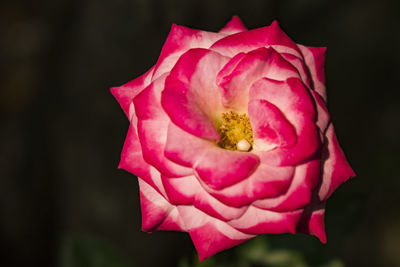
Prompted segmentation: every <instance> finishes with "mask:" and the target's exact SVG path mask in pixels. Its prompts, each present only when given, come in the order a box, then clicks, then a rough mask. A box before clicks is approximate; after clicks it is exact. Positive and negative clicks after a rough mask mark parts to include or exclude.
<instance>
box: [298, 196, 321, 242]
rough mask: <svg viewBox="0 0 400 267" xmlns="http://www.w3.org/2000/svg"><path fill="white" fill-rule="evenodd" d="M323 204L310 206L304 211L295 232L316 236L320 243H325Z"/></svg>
mask: <svg viewBox="0 0 400 267" xmlns="http://www.w3.org/2000/svg"><path fill="white" fill-rule="evenodd" d="M324 221H325V203H320V204H310V206H309V207H307V208H306V209H305V210H304V213H303V215H302V217H301V218H300V221H299V224H298V226H297V229H296V231H297V232H298V233H303V234H310V235H314V236H316V237H317V238H318V239H319V240H320V241H321V242H322V243H326V233H325V222H324Z"/></svg>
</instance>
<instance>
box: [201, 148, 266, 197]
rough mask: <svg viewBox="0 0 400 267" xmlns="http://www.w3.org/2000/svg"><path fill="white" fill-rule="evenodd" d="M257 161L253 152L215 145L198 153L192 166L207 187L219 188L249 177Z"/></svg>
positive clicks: (257, 163) (258, 161)
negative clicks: (231, 149) (232, 149)
mask: <svg viewBox="0 0 400 267" xmlns="http://www.w3.org/2000/svg"><path fill="white" fill-rule="evenodd" d="M259 163H260V160H259V158H258V157H257V155H255V154H253V153H245V152H239V151H230V150H226V149H222V148H220V147H218V146H217V145H215V146H211V147H209V149H207V150H205V151H204V152H203V153H202V154H201V155H200V157H199V158H198V159H197V161H196V162H195V164H194V165H193V168H194V170H195V171H196V176H197V177H198V178H199V179H201V180H202V181H203V182H204V183H205V184H206V185H207V186H208V187H210V188H212V189H216V190H220V189H222V188H225V187H227V186H230V185H233V184H236V183H238V182H240V181H242V180H243V179H246V178H247V177H249V175H251V174H252V173H253V172H254V171H255V170H256V168H257V166H258V165H259Z"/></svg>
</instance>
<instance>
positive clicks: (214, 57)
mask: <svg viewBox="0 0 400 267" xmlns="http://www.w3.org/2000/svg"><path fill="white" fill-rule="evenodd" d="M227 62H228V58H226V57H223V56H221V55H220V54H218V53H215V52H212V51H210V50H206V49H191V50H189V51H188V52H186V53H185V54H184V55H182V57H181V58H180V59H179V61H178V62H177V63H176V65H175V67H174V68H173V70H172V71H171V73H170V75H169V76H168V77H167V80H166V81H165V89H164V91H163V92H162V98H161V103H162V106H163V108H164V110H165V111H166V112H167V114H168V115H169V117H170V119H171V120H172V121H173V122H174V123H175V124H176V125H178V126H179V127H180V128H182V129H183V130H185V131H186V132H189V133H191V134H193V135H195V136H198V137H202V138H208V139H213V140H219V135H218V132H217V130H216V128H215V123H214V122H215V121H216V120H217V119H218V118H219V116H220V114H221V113H222V112H223V111H224V108H223V106H222V104H221V96H220V92H219V88H218V86H217V85H216V82H215V81H216V75H217V73H218V71H219V70H220V69H221V68H222V67H223V66H224V65H225V64H226V63H227Z"/></svg>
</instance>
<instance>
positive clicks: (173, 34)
mask: <svg viewBox="0 0 400 267" xmlns="http://www.w3.org/2000/svg"><path fill="white" fill-rule="evenodd" d="M224 36H225V34H221V33H215V32H207V31H201V30H195V29H190V28H187V27H184V26H180V25H175V24H173V25H172V27H171V31H170V32H169V34H168V37H167V40H166V41H165V44H164V46H163V48H162V50H161V54H160V57H159V58H158V60H157V64H156V65H155V69H154V74H153V79H157V78H158V77H160V76H161V75H162V74H164V73H166V72H169V71H171V69H172V68H173V67H174V65H175V63H176V62H177V60H178V59H179V58H180V56H181V55H182V54H183V53H185V52H186V51H187V50H189V49H191V48H209V47H210V46H211V45H212V44H213V43H214V42H216V41H217V40H219V39H221V38H223V37H224Z"/></svg>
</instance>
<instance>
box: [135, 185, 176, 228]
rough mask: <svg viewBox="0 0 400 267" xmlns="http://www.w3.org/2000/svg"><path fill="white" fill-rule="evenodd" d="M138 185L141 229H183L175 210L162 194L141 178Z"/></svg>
mask: <svg viewBox="0 0 400 267" xmlns="http://www.w3.org/2000/svg"><path fill="white" fill-rule="evenodd" d="M139 187H140V207H141V211H142V229H143V231H146V232H152V231H155V230H183V228H182V225H181V224H182V222H181V220H180V217H179V216H178V213H177V211H176V210H175V211H174V209H175V208H174V207H173V206H172V205H171V204H170V203H169V202H168V201H167V200H166V199H165V198H164V197H163V196H162V195H160V194H159V193H158V192H157V191H156V190H155V189H154V188H153V187H152V186H150V185H149V184H147V183H146V182H144V181H143V180H142V179H139Z"/></svg>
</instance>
